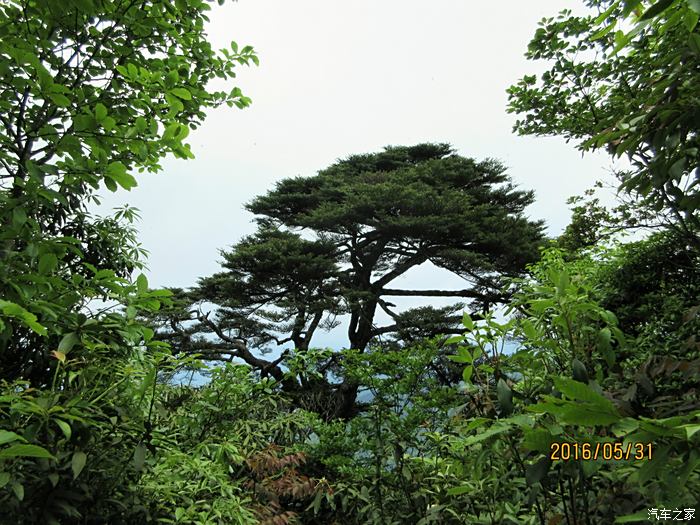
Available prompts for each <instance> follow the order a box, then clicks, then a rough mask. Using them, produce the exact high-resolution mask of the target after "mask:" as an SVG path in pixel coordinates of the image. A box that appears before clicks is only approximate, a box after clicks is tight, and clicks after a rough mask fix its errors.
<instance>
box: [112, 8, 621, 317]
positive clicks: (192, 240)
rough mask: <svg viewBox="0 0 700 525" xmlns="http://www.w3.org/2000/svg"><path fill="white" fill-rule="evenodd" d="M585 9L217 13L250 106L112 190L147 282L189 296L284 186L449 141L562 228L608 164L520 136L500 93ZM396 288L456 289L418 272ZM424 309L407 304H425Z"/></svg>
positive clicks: (217, 35) (215, 24)
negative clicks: (386, 150)
mask: <svg viewBox="0 0 700 525" xmlns="http://www.w3.org/2000/svg"><path fill="white" fill-rule="evenodd" d="M564 8H571V9H574V10H581V9H582V2H566V1H561V0H560V1H554V0H537V1H529V2H523V1H515V0H510V1H505V2H474V1H466V0H433V1H427V0H420V1H418V0H354V1H352V2H347V1H346V2H340V1H337V0H295V1H293V2H292V1H289V0H240V1H238V2H227V3H226V4H225V5H224V6H221V7H219V6H217V5H216V4H214V5H213V9H212V11H211V12H210V17H211V23H210V25H209V29H208V31H209V34H210V40H211V41H212V43H213V45H214V47H215V48H221V47H228V44H229V43H230V41H231V40H235V41H236V42H238V44H239V45H240V46H243V45H247V44H250V45H252V46H254V47H255V49H256V50H257V52H258V54H259V57H260V66H259V67H254V66H253V67H250V68H245V67H241V68H239V74H238V78H237V79H235V80H234V82H233V83H232V84H230V85H229V86H228V89H230V88H231V87H232V86H233V85H238V86H240V87H241V89H242V90H243V92H244V93H245V94H246V95H247V96H249V97H251V98H252V99H253V105H252V106H251V107H250V108H248V109H246V110H243V111H241V110H238V109H235V108H233V109H231V108H228V107H225V106H224V107H221V108H218V109H217V110H215V111H212V112H211V113H210V115H209V118H208V120H207V121H206V122H205V123H204V125H203V126H202V127H201V128H200V129H199V130H197V131H196V132H193V133H192V134H191V135H190V137H189V142H190V143H191V144H192V148H193V152H194V154H195V155H196V159H195V160H191V161H179V160H174V159H166V160H165V161H164V162H163V167H164V169H163V171H162V173H160V174H158V175H151V174H142V175H140V176H138V177H137V178H138V181H139V187H138V188H135V189H134V190H132V191H131V192H124V191H120V192H118V193H116V194H108V193H109V192H107V191H106V190H105V191H104V192H103V196H104V206H103V207H107V208H111V207H113V206H119V205H122V204H124V203H129V204H130V205H132V206H135V207H137V208H139V209H140V210H141V213H142V219H143V220H142V222H141V224H140V226H139V227H140V231H141V235H140V239H141V241H142V243H143V245H144V247H145V248H146V249H148V250H149V251H150V252H151V255H150V258H149V268H150V269H149V271H148V272H147V275H148V276H149V280H150V283H151V285H152V286H182V287H187V286H191V285H193V284H194V283H195V281H196V278H197V277H200V276H204V275H209V274H211V273H213V272H215V271H217V270H218V269H219V267H218V264H217V260H218V259H219V255H218V250H219V249H220V248H223V247H227V246H230V245H231V244H233V243H235V242H236V241H237V240H238V239H240V237H241V236H242V235H245V234H248V233H251V232H252V231H253V225H252V224H251V219H252V216H251V215H250V214H249V213H247V212H245V211H244V210H243V209H242V205H243V204H244V203H245V202H248V201H249V200H251V199H252V198H253V197H254V196H255V195H259V194H261V193H264V192H265V191H267V190H269V189H271V188H272V187H273V184H274V182H275V181H277V180H280V179H282V178H284V177H290V176H295V175H313V174H315V173H316V172H317V171H318V170H320V169H323V168H325V167H326V166H328V165H329V164H331V163H332V162H334V161H335V160H336V159H338V158H341V157H345V156H347V155H349V154H353V153H366V152H373V151H378V150H380V149H381V148H382V147H384V146H386V145H412V144H415V143H419V142H425V141H430V142H449V143H451V144H452V145H453V146H454V147H455V148H457V150H458V152H459V153H460V154H462V155H465V156H468V157H474V158H476V159H483V158H485V157H494V158H497V159H500V160H501V161H503V162H504V163H505V164H506V165H507V166H509V173H510V175H511V177H512V178H513V180H514V181H515V182H516V183H518V184H519V185H520V186H521V187H523V188H527V189H534V190H535V192H536V194H537V202H536V204H535V205H533V206H531V207H530V209H529V210H528V211H529V214H530V216H531V217H532V218H542V219H545V220H546V221H547V224H548V230H549V233H550V234H553V235H554V234H558V233H559V232H561V230H562V229H563V228H564V227H565V226H566V224H567V223H568V221H569V216H570V214H569V211H568V209H567V206H566V204H565V201H566V198H567V197H568V196H570V195H573V194H578V193H581V192H582V191H583V190H585V189H586V188H588V187H590V186H591V185H592V184H593V182H594V181H595V180H596V179H597V178H601V177H604V176H605V175H606V173H607V171H608V169H609V166H610V164H611V162H610V160H609V158H608V157H606V156H604V155H600V156H595V155H587V156H585V157H583V158H582V156H581V154H580V153H579V152H578V151H576V149H575V147H574V145H573V144H566V143H565V142H564V141H563V140H560V139H556V138H531V137H527V138H523V137H517V136H515V135H514V134H512V132H511V128H512V125H513V122H514V120H515V117H514V116H513V115H509V114H507V113H506V102H507V95H506V88H507V87H508V86H509V85H511V84H513V83H515V82H516V81H517V80H518V79H520V78H521V77H522V76H523V75H524V74H530V73H532V72H533V71H539V70H542V69H543V66H541V65H537V64H535V63H532V62H528V61H526V60H525V58H524V56H523V55H524V53H525V50H526V48H527V43H528V42H529V40H530V38H531V37H532V35H533V34H534V32H535V30H536V29H537V23H538V21H539V20H540V19H541V18H542V17H544V16H554V15H556V13H558V12H559V11H560V10H562V9H564ZM404 279H405V280H404V282H402V283H401V285H402V287H406V286H409V285H413V286H414V287H416V288H419V287H426V288H431V287H438V286H452V285H456V286H459V282H458V280H456V281H455V279H454V278H451V277H450V276H446V275H445V274H444V273H442V272H436V271H431V269H430V268H421V269H417V270H415V271H413V272H411V273H410V274H409V275H407V276H406V277H405V278H404ZM420 302H424V301H421V300H416V301H412V302H411V303H408V302H406V303H403V302H402V304H407V305H408V304H418V303H420Z"/></svg>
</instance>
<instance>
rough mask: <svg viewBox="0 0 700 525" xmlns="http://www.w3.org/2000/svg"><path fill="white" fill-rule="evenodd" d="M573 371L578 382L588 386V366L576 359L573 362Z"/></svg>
mask: <svg viewBox="0 0 700 525" xmlns="http://www.w3.org/2000/svg"><path fill="white" fill-rule="evenodd" d="M571 369H572V370H573V374H574V379H575V380H576V381H578V382H580V383H583V384H585V385H587V384H588V372H587V371H586V366H585V365H584V364H583V363H582V362H581V361H579V360H578V359H576V358H574V360H573V361H572V362H571Z"/></svg>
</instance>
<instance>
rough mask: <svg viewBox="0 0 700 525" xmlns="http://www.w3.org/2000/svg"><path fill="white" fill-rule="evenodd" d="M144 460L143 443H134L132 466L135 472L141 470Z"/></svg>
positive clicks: (144, 447)
mask: <svg viewBox="0 0 700 525" xmlns="http://www.w3.org/2000/svg"><path fill="white" fill-rule="evenodd" d="M145 462H146V446H145V445H144V444H143V443H139V444H138V445H136V448H135V449H134V468H135V469H136V471H137V472H141V470H142V469H143V465H144V463H145Z"/></svg>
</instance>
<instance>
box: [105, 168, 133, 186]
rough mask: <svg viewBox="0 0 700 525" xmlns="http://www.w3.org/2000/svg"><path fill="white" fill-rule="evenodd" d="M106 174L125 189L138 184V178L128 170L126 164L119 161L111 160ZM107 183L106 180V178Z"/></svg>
mask: <svg viewBox="0 0 700 525" xmlns="http://www.w3.org/2000/svg"><path fill="white" fill-rule="evenodd" d="M105 176H107V177H109V178H110V179H112V180H114V181H115V182H116V183H117V184H119V185H120V186H121V187H122V188H124V189H125V190H130V189H131V188H133V187H135V186H137V184H136V179H135V178H134V177H133V176H132V175H130V174H129V173H127V172H126V166H124V164H122V163H121V162H119V161H115V162H111V163H110V164H109V165H108V166H107V170H106V171H105ZM105 183H106V180H105Z"/></svg>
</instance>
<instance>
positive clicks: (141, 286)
mask: <svg viewBox="0 0 700 525" xmlns="http://www.w3.org/2000/svg"><path fill="white" fill-rule="evenodd" d="M136 289H137V290H138V292H139V293H140V294H144V293H146V292H147V291H148V279H147V278H146V276H145V275H144V274H142V273H140V274H139V276H138V277H137V278H136Z"/></svg>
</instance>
